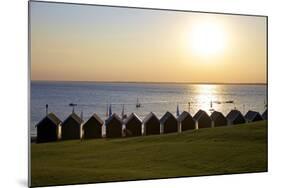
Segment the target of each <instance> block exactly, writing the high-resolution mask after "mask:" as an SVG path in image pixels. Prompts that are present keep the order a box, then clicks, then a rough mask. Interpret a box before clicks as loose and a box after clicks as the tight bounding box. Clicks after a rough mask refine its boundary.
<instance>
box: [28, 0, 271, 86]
mask: <svg viewBox="0 0 281 188" xmlns="http://www.w3.org/2000/svg"><path fill="white" fill-rule="evenodd" d="M30 24H31V30H30V31H31V79H32V80H72V81H74V80H75V81H145V82H225V83H234V82H235V83H245V82H247V83H257V82H259V83H264V82H266V18H265V17H252V16H236V15H235V16H234V15H221V14H220V15H219V14H203V13H191V12H176V11H159V10H144V9H128V8H113V7H102V6H84V5H70V4H54V3H39V2H31V7H30Z"/></svg>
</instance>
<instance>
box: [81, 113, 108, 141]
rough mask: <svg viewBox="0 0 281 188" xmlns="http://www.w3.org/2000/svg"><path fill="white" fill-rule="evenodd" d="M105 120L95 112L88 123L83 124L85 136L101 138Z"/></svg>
mask: <svg viewBox="0 0 281 188" xmlns="http://www.w3.org/2000/svg"><path fill="white" fill-rule="evenodd" d="M102 125H103V120H102V119H101V118H100V117H99V116H98V115H97V114H93V115H92V116H91V117H90V118H89V119H88V121H87V122H86V123H84V124H83V126H82V130H83V138H84V139H91V138H101V137H102Z"/></svg>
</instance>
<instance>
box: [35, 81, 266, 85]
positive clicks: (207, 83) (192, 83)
mask: <svg viewBox="0 0 281 188" xmlns="http://www.w3.org/2000/svg"><path fill="white" fill-rule="evenodd" d="M31 82H45V83H48V82H49V83H51V82H57V83H118V84H190V85H267V83H259V82H257V83H236V82H233V83H224V82H146V81H72V80H31Z"/></svg>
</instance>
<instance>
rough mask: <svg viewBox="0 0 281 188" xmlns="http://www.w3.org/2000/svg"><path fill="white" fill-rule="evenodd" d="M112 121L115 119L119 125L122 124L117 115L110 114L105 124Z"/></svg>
mask: <svg viewBox="0 0 281 188" xmlns="http://www.w3.org/2000/svg"><path fill="white" fill-rule="evenodd" d="M113 119H117V120H118V121H119V122H120V123H123V121H122V119H121V118H120V117H119V116H118V115H117V114H115V113H114V114H112V115H111V116H110V117H109V118H108V119H107V120H106V122H110V121H112V120H113Z"/></svg>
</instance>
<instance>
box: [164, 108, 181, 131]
mask: <svg viewBox="0 0 281 188" xmlns="http://www.w3.org/2000/svg"><path fill="white" fill-rule="evenodd" d="M160 126H162V129H163V133H172V132H177V131H178V122H177V119H176V118H175V116H174V115H173V114H171V113H170V112H166V113H165V114H164V115H163V117H162V118H161V119H160Z"/></svg>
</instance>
